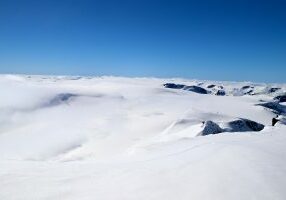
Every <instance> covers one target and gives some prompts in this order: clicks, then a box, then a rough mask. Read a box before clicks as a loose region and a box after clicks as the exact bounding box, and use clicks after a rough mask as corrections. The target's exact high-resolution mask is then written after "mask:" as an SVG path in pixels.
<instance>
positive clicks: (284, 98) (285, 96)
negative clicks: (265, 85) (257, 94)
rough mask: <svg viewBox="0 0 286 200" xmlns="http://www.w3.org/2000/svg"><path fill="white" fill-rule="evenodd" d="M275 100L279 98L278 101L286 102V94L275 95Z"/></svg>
mask: <svg viewBox="0 0 286 200" xmlns="http://www.w3.org/2000/svg"><path fill="white" fill-rule="evenodd" d="M274 100H277V101H278V102H286V94H285V95H280V96H277V97H274Z"/></svg>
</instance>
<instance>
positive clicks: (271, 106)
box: [257, 102, 286, 115]
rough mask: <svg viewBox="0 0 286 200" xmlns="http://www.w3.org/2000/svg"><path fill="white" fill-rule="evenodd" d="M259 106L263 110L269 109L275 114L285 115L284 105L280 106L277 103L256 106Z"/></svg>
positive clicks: (285, 107) (285, 108)
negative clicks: (263, 108)
mask: <svg viewBox="0 0 286 200" xmlns="http://www.w3.org/2000/svg"><path fill="white" fill-rule="evenodd" d="M257 105H259V106H263V107H265V108H269V109H271V110H272V111H273V112H274V113H275V114H278V115H280V114H283V113H286V106H284V105H281V104H279V103H277V102H266V103H260V104H257Z"/></svg>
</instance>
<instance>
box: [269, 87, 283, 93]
mask: <svg viewBox="0 0 286 200" xmlns="http://www.w3.org/2000/svg"><path fill="white" fill-rule="evenodd" d="M280 89H281V88H275V87H272V88H269V90H268V92H269V93H274V92H276V91H277V90H280Z"/></svg>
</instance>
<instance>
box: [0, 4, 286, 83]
mask: <svg viewBox="0 0 286 200" xmlns="http://www.w3.org/2000/svg"><path fill="white" fill-rule="evenodd" d="M0 73H24V74H59V75H118V76H155V77H186V78H198V79H213V80H242V81H244V80H251V81H259V82H286V0H267V1H266V0H256V1H254V0H235V1H232V0H225V1H222V0H217V1H216V0H197V1H192V0H189V1H180V0H162V1H159V0H130V1H125V0H124V1H121V0H116V1H115V0H101V1H97V0H93V1H91V0H35V1H32V0H30V1H26V0H18V1H15V0H0Z"/></svg>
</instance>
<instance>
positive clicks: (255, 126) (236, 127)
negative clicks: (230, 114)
mask: <svg viewBox="0 0 286 200" xmlns="http://www.w3.org/2000/svg"><path fill="white" fill-rule="evenodd" d="M223 126H224V128H223V130H224V131H225V132H245V131H261V130H263V128H264V125H263V124H260V123H258V122H255V121H252V120H249V119H244V118H240V119H237V120H234V121H230V122H227V123H224V124H223Z"/></svg>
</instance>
